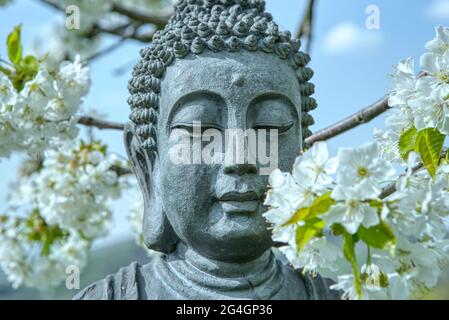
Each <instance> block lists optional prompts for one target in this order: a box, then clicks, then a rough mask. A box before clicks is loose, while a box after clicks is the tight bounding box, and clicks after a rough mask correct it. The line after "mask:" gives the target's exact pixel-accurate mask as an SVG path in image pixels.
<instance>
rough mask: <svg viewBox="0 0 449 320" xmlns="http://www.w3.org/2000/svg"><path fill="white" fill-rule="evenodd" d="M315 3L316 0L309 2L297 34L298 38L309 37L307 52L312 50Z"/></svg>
mask: <svg viewBox="0 0 449 320" xmlns="http://www.w3.org/2000/svg"><path fill="white" fill-rule="evenodd" d="M315 4H316V1H315V0H309V2H308V3H307V7H306V10H305V12H304V17H303V19H302V22H301V25H300V27H299V30H298V32H297V34H296V37H297V38H298V39H301V38H302V37H306V38H307V47H306V52H310V48H311V46H312V37H313V18H314V8H315Z"/></svg>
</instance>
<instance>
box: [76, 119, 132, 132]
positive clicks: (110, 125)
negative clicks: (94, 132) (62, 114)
mask: <svg viewBox="0 0 449 320" xmlns="http://www.w3.org/2000/svg"><path fill="white" fill-rule="evenodd" d="M78 123H79V124H82V125H84V126H86V127H95V128H97V129H100V130H102V129H112V130H123V129H124V127H125V126H124V125H123V124H122V123H118V122H112V121H106V120H99V119H96V118H94V117H81V118H80V119H79V120H78Z"/></svg>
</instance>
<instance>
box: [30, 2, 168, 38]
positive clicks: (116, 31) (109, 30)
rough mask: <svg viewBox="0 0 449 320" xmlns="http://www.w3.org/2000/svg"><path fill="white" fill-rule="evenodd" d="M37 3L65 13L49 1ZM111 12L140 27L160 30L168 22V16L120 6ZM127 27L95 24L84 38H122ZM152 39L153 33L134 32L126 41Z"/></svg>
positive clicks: (116, 6)
mask: <svg viewBox="0 0 449 320" xmlns="http://www.w3.org/2000/svg"><path fill="white" fill-rule="evenodd" d="M38 1H39V2H41V3H42V4H45V5H47V6H49V7H51V8H53V9H55V10H58V11H60V12H65V9H64V8H62V7H60V6H58V5H57V4H56V3H54V2H52V1H50V0H38ZM112 11H114V12H116V13H120V14H123V15H124V16H126V17H128V18H129V19H130V20H131V21H134V22H136V23H138V24H140V25H142V24H146V23H149V24H153V25H155V26H156V29H161V28H163V27H164V26H165V24H166V23H167V22H168V14H164V15H163V16H161V17H158V16H152V15H145V14H142V13H139V12H137V11H133V10H132V9H128V8H125V7H123V6H120V5H114V6H113V7H112ZM128 26H129V22H128V23H126V24H125V25H119V26H115V27H104V26H100V25H99V24H95V25H94V26H92V29H91V30H90V31H88V32H86V34H85V36H86V37H88V38H92V37H95V36H97V35H98V34H99V33H106V34H110V35H115V36H118V37H123V36H124V34H123V32H124V31H125V29H126V28H127V27H128ZM152 38H153V32H151V33H149V34H142V35H139V34H138V33H137V32H135V33H134V34H132V35H131V36H129V37H127V39H133V40H137V41H140V42H144V43H147V42H150V41H151V40H152Z"/></svg>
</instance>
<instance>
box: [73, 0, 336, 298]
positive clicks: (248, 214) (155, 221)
mask: <svg viewBox="0 0 449 320" xmlns="http://www.w3.org/2000/svg"><path fill="white" fill-rule="evenodd" d="M299 48H300V42H299V41H298V40H294V39H292V38H291V34H290V33H289V32H286V31H284V32H281V31H279V28H278V26H277V24H276V23H275V22H273V19H272V16H271V15H270V14H269V13H266V12H265V3H264V1H259V0H181V1H179V2H178V3H177V5H176V6H175V13H174V16H173V17H171V19H170V20H169V23H168V24H167V26H166V27H165V29H164V30H162V31H159V32H157V33H156V34H155V35H154V39H153V41H152V43H151V45H150V46H149V47H148V48H144V49H143V50H141V57H142V59H141V61H140V62H138V63H137V65H136V66H135V67H134V70H133V75H132V78H131V80H130V81H129V86H128V87H129V92H130V98H129V100H128V103H129V105H130V107H131V115H130V120H131V121H130V122H129V123H127V125H126V127H125V132H124V141H125V146H126V149H127V152H128V156H129V159H130V161H131V163H132V167H133V172H134V173H135V175H136V176H137V180H138V182H139V186H140V189H141V191H142V193H143V196H144V207H145V208H144V210H145V211H144V221H143V238H144V241H145V244H146V246H147V247H148V248H150V249H152V250H156V251H159V252H161V253H162V254H161V255H160V256H158V257H156V258H155V259H153V260H152V261H151V262H150V263H148V264H146V265H139V264H137V263H132V264H131V265H129V266H127V267H124V268H122V269H120V270H119V271H118V272H117V273H116V274H113V275H109V276H107V277H106V278H105V279H103V280H101V281H99V282H96V283H94V284H92V285H90V286H88V287H87V288H85V289H84V290H82V291H80V292H79V293H78V294H77V296H76V297H75V299H166V300H176V299H195V300H205V299H211V300H215V299H217V300H218V299H221V300H226V299H263V300H265V299H297V300H308V299H338V298H339V294H338V293H337V292H334V291H332V290H330V289H329V285H330V283H329V281H328V280H327V279H324V278H322V277H320V276H319V275H310V274H307V273H303V272H301V270H294V269H293V268H292V267H291V266H289V265H288V264H286V263H284V262H282V261H281V260H282V259H279V257H278V255H277V254H276V253H275V252H274V249H273V248H272V247H273V242H272V240H271V231H270V229H269V225H268V223H267V221H266V220H265V219H264V218H263V216H262V214H263V213H264V212H265V211H266V210H267V208H266V207H265V206H264V205H263V200H264V195H265V193H266V191H267V188H268V177H267V175H261V174H259V171H258V170H259V168H258V166H259V164H258V163H256V164H252V163H250V162H245V163H240V164H239V163H237V164H233V163H227V162H217V163H213V164H175V163H173V161H172V159H171V158H170V150H171V148H172V147H173V146H174V145H175V144H176V143H179V141H178V140H179V139H178V138H179V137H177V136H176V134H174V132H175V131H176V130H179V129H183V130H184V131H185V132H187V133H189V134H190V133H191V132H192V131H194V128H193V123H194V122H195V121H196V122H201V126H202V127H201V130H208V129H211V128H212V129H216V130H218V131H224V130H225V129H230V128H241V129H246V128H254V129H267V130H271V129H276V130H277V132H278V136H277V139H278V167H279V169H281V170H283V171H290V170H291V169H292V166H293V164H294V161H295V158H296V157H297V156H298V154H299V152H300V151H301V149H302V145H303V139H304V138H305V137H307V136H308V135H310V131H309V130H308V127H309V126H310V125H311V124H313V119H312V117H311V116H310V115H309V114H308V113H309V111H311V110H312V109H314V108H315V107H316V102H315V100H314V99H313V98H311V97H310V96H311V95H312V94H313V91H314V86H313V85H312V84H311V83H309V82H308V81H309V80H310V78H311V77H312V75H313V72H312V70H311V69H309V68H307V67H306V65H307V64H308V62H309V60H310V58H309V56H308V55H307V54H305V53H303V52H300V51H299ZM247 147H248V146H245V148H247Z"/></svg>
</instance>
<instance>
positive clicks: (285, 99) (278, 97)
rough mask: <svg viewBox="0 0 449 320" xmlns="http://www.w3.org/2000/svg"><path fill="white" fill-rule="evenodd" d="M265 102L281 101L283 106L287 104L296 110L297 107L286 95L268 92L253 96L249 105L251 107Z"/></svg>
mask: <svg viewBox="0 0 449 320" xmlns="http://www.w3.org/2000/svg"><path fill="white" fill-rule="evenodd" d="M267 100H280V101H283V102H284V103H285V104H289V105H291V106H292V107H294V108H295V109H297V110H298V106H297V105H296V103H295V102H294V101H293V99H292V98H290V97H289V96H287V95H286V94H284V93H281V92H278V91H270V92H264V93H261V94H259V95H257V96H255V97H254V98H253V99H252V100H251V103H250V104H249V105H250V106H253V105H255V104H258V103H261V102H264V101H267Z"/></svg>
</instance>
